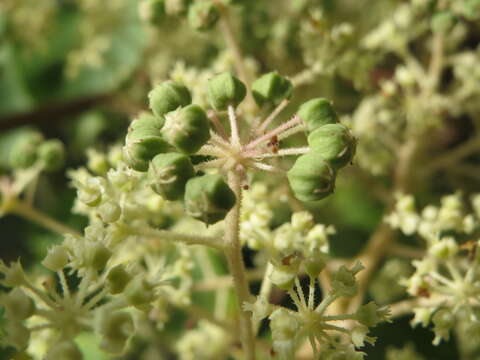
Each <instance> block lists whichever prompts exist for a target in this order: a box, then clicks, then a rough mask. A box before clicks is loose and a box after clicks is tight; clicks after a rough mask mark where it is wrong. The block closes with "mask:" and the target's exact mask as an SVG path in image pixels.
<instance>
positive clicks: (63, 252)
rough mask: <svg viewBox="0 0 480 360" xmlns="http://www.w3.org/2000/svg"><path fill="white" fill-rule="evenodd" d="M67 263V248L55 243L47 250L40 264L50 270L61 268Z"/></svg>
mask: <svg viewBox="0 0 480 360" xmlns="http://www.w3.org/2000/svg"><path fill="white" fill-rule="evenodd" d="M67 264H68V250H67V248H66V247H65V246H62V245H56V246H53V247H52V248H50V249H49V250H48V254H47V256H45V258H44V259H43V261H42V265H43V266H45V267H46V268H47V269H49V270H52V271H59V270H62V269H63V268H64V267H65V266H67Z"/></svg>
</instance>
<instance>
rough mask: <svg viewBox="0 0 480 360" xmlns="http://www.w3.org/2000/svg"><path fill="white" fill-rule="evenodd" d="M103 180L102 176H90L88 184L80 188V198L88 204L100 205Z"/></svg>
mask: <svg viewBox="0 0 480 360" xmlns="http://www.w3.org/2000/svg"><path fill="white" fill-rule="evenodd" d="M102 183H103V181H102V179H101V178H89V179H88V180H87V183H86V184H81V186H79V188H78V199H79V200H80V201H81V202H83V203H84V204H85V205H87V206H93V207H94V206H98V205H99V204H100V202H101V201H102V193H103V184H102Z"/></svg>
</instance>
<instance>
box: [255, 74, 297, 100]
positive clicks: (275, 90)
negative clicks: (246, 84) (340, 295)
mask: <svg viewBox="0 0 480 360" xmlns="http://www.w3.org/2000/svg"><path fill="white" fill-rule="evenodd" d="M292 91H293V85H292V83H291V82H290V80H288V79H287V78H284V77H283V76H280V75H279V74H278V73H277V72H276V71H273V72H270V73H268V74H265V75H262V76H261V77H260V78H259V79H257V80H255V81H254V82H253V84H252V95H253V98H254V99H255V102H256V103H257V105H258V106H262V105H264V104H266V103H269V104H272V105H278V104H280V102H281V101H282V100H284V99H289V98H290V97H291V96H292Z"/></svg>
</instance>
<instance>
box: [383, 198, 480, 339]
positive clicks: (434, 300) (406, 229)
mask: <svg viewBox="0 0 480 360" xmlns="http://www.w3.org/2000/svg"><path fill="white" fill-rule="evenodd" d="M479 199H480V198H479V196H478V195H476V196H474V197H473V198H472V206H473V208H474V210H475V212H474V213H473V214H471V213H468V212H467V210H466V207H465V205H464V203H463V200H462V196H461V195H460V194H459V193H457V194H454V195H449V196H445V197H443V198H442V201H441V204H440V206H433V205H428V206H426V207H425V208H424V209H423V210H422V211H421V213H418V212H417V211H416V209H415V204H414V200H413V198H412V197H411V196H399V199H398V202H397V206H396V209H395V211H394V212H393V213H392V214H391V215H390V216H388V217H387V221H388V222H389V223H390V225H391V226H393V227H395V228H399V229H401V231H402V232H403V233H404V234H406V235H413V234H418V235H419V236H420V237H421V238H422V239H423V240H424V241H425V245H426V249H425V255H424V257H423V258H422V259H421V260H414V261H413V266H414V267H415V269H416V270H415V272H414V273H413V275H412V276H411V277H410V278H408V279H407V280H405V282H404V283H405V285H406V286H407V288H408V292H409V294H410V295H412V296H415V297H418V298H419V300H418V303H417V305H416V307H415V309H414V312H415V318H414V319H413V321H412V323H413V324H422V325H423V326H427V325H428V324H430V323H432V324H433V326H434V328H433V331H434V332H435V339H434V344H438V343H439V342H440V341H441V340H448V339H449V336H450V330H451V329H453V328H454V327H455V324H456V322H457V320H459V319H462V321H464V322H467V323H471V324H475V323H476V322H477V321H478V320H477V317H478V301H479V296H480V290H479V284H478V276H479V266H478V264H479V259H478V250H477V248H478V244H477V240H475V236H476V235H475V234H476V233H477V231H478V219H479V214H480V213H479V211H478V204H479Z"/></svg>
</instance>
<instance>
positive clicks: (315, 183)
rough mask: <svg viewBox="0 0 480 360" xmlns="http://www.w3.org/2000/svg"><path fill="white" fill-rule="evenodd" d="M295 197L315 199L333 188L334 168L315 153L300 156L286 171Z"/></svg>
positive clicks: (326, 194) (308, 199) (331, 191)
mask: <svg viewBox="0 0 480 360" xmlns="http://www.w3.org/2000/svg"><path fill="white" fill-rule="evenodd" d="M287 177H288V182H289V183H290V187H291V188H292V190H293V193H294V195H295V197H297V198H298V199H299V200H301V201H317V200H321V199H323V198H325V197H327V196H328V195H330V194H332V193H333V191H334V189H335V177H336V174H335V170H334V169H333V168H332V167H331V166H330V165H329V164H328V163H327V162H326V161H324V160H322V159H321V158H319V157H318V156H317V155H316V154H311V153H309V154H305V155H302V156H300V157H299V158H298V159H297V160H296V161H295V164H294V165H293V166H292V168H291V169H290V170H289V171H288V173H287Z"/></svg>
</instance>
